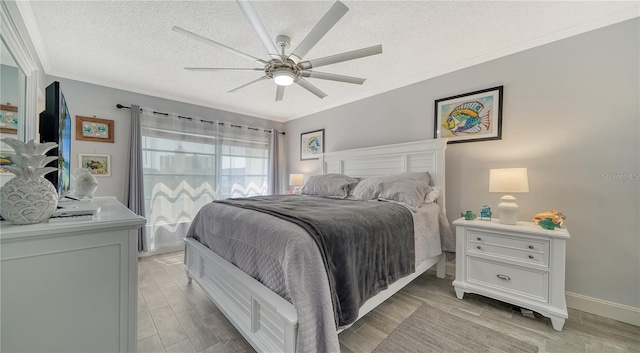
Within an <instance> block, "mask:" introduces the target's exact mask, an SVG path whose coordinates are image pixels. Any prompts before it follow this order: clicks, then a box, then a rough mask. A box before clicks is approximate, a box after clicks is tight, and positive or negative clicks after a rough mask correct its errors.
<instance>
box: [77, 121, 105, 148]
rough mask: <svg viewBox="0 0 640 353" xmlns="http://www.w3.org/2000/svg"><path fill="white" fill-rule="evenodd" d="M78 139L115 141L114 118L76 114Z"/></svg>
mask: <svg viewBox="0 0 640 353" xmlns="http://www.w3.org/2000/svg"><path fill="white" fill-rule="evenodd" d="M76 140H85V141H97V142H110V143H113V120H109V119H100V118H96V117H95V116H94V117H93V118H91V117H88V116H80V115H76Z"/></svg>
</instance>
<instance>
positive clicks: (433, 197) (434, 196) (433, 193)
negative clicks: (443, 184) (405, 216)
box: [424, 186, 440, 203]
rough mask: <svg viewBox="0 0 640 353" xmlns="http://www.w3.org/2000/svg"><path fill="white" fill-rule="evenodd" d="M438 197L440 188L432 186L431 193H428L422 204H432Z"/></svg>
mask: <svg viewBox="0 0 640 353" xmlns="http://www.w3.org/2000/svg"><path fill="white" fill-rule="evenodd" d="M438 197H440V187H439V186H432V187H431V191H429V193H428V194H427V196H426V197H425V198H424V203H434V202H436V200H437V199H438Z"/></svg>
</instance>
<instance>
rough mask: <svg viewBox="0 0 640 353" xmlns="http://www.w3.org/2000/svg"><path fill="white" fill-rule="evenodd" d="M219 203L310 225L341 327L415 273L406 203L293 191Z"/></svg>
mask: <svg viewBox="0 0 640 353" xmlns="http://www.w3.org/2000/svg"><path fill="white" fill-rule="evenodd" d="M214 202H217V203H222V204H226V205H231V206H235V207H240V208H245V209H250V210H254V211H258V212H262V213H266V214H269V215H272V216H275V217H278V218H280V219H283V220H286V221H289V222H292V223H295V224H297V225H299V226H300V227H302V228H303V229H305V230H306V231H307V232H308V233H309V235H311V237H312V238H313V240H314V241H315V242H316V244H317V245H318V249H319V250H320V253H321V255H322V259H323V261H324V264H325V268H326V271H327V277H328V279H329V288H330V290H331V296H332V303H333V310H334V315H335V319H336V324H337V325H338V326H344V325H348V324H351V323H353V322H354V321H355V320H356V319H357V318H358V310H359V309H360V306H361V304H363V303H364V302H365V301H366V300H368V299H369V298H371V297H372V296H374V295H375V294H377V293H378V292H379V291H381V290H383V289H386V288H387V287H388V285H389V284H391V283H393V282H395V281H396V280H397V279H398V278H400V277H402V276H405V275H407V274H410V273H413V272H414V271H415V263H414V262H415V253H414V251H415V250H414V234H413V230H414V227H413V217H412V215H411V212H410V211H409V210H407V209H406V208H405V207H403V206H400V205H397V204H391V203H382V202H361V201H348V200H334V199H326V198H315V197H304V196H291V195H279V196H258V197H251V198H242V199H228V200H221V201H214Z"/></svg>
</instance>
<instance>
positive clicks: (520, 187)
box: [489, 168, 529, 224]
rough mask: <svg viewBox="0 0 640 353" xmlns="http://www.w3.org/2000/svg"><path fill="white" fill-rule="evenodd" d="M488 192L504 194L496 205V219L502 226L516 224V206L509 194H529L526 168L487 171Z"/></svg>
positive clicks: (513, 198)
mask: <svg viewBox="0 0 640 353" xmlns="http://www.w3.org/2000/svg"><path fill="white" fill-rule="evenodd" d="M489 192H504V193H505V195H504V196H502V198H501V199H500V200H502V202H500V204H498V217H499V218H500V223H502V224H516V223H517V222H518V208H519V207H518V205H517V204H516V203H515V202H514V201H515V200H516V198H515V197H513V196H512V195H511V193H515V192H529V178H528V177H527V168H503V169H490V170H489Z"/></svg>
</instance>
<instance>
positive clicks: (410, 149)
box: [320, 139, 447, 210]
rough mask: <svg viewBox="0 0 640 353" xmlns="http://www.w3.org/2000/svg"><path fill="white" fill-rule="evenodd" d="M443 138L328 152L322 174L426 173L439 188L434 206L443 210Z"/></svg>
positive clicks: (358, 175) (372, 175) (362, 176)
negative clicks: (436, 205)
mask: <svg viewBox="0 0 640 353" xmlns="http://www.w3.org/2000/svg"><path fill="white" fill-rule="evenodd" d="M446 148H447V140H446V139H437V140H425V141H416V142H407V143H398V144H394V145H384V146H375V147H366V148H356V149H351V150H344V151H336V152H328V153H325V154H323V155H322V157H321V158H320V162H321V164H322V174H327V173H341V174H346V175H349V176H353V177H359V178H371V177H375V176H381V175H388V174H394V173H405V172H429V174H430V175H431V178H432V179H433V184H434V185H437V186H439V187H440V189H441V193H440V197H439V198H438V204H439V205H440V206H441V207H442V209H443V210H445V204H444V200H445V197H444V196H445V178H444V151H445V149H446Z"/></svg>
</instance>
